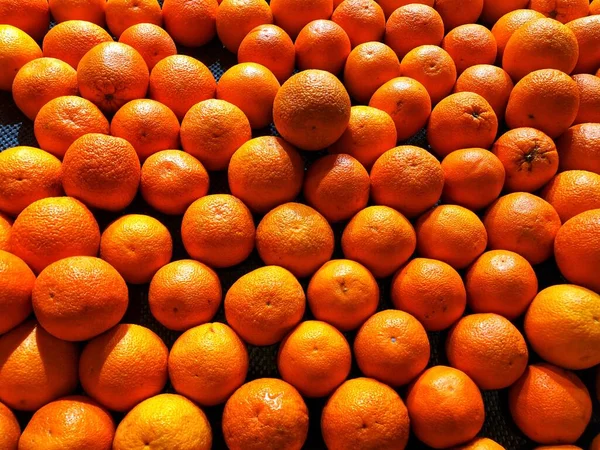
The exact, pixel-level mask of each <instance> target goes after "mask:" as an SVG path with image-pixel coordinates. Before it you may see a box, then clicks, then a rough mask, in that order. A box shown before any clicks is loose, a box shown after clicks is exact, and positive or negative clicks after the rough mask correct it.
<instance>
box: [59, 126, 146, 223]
mask: <svg viewBox="0 0 600 450" xmlns="http://www.w3.org/2000/svg"><path fill="white" fill-rule="evenodd" d="M140 171H141V169H140V161H139V159H138V156H137V155H136V152H135V149H134V148H133V147H132V146H131V144H130V143H129V142H127V141H126V140H125V139H121V138H118V137H112V136H106V135H104V134H96V133H94V134H86V135H84V136H82V137H80V138H79V139H77V140H76V141H75V142H73V143H72V144H71V146H70V147H69V149H68V150H67V152H66V153H65V157H64V159H63V186H64V188H65V192H66V193H67V195H70V196H72V197H74V198H77V199H78V200H81V201H82V202H83V203H85V204H86V205H88V206H90V207H92V208H99V209H106V210H108V211H121V210H123V209H125V208H126V207H127V206H128V205H129V204H130V203H131V202H132V201H133V199H134V197H135V194H136V193H137V190H138V186H139V184H140Z"/></svg>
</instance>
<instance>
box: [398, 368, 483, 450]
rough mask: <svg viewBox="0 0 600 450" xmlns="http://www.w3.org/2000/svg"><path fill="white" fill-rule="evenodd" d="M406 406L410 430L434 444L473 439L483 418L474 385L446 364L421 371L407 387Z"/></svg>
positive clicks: (452, 444)
mask: <svg viewBox="0 0 600 450" xmlns="http://www.w3.org/2000/svg"><path fill="white" fill-rule="evenodd" d="M406 406H407V408H408V414H409V415H410V422H411V427H412V430H413V432H414V433H415V435H416V436H417V438H419V440H421V441H423V442H424V443H425V444H427V445H429V446H431V447H434V448H447V447H452V446H455V445H458V444H462V443H464V442H466V441H469V440H471V439H473V438H474V437H475V436H476V435H477V433H479V430H481V427H482V426H483V421H484V418H485V411H484V407H483V399H482V398H481V392H479V389H478V388H477V385H476V384H475V383H474V382H473V380H471V379H470V378H469V377H468V376H467V375H466V374H465V373H464V372H461V371H460V370H457V369H454V368H452V367H446V366H435V367H432V368H430V369H427V370H426V371H425V372H423V374H422V375H421V376H420V377H419V378H417V380H416V381H415V382H414V383H413V384H412V385H411V386H410V387H409V388H408V397H407V398H406Z"/></svg>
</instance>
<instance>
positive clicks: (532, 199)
mask: <svg viewBox="0 0 600 450" xmlns="http://www.w3.org/2000/svg"><path fill="white" fill-rule="evenodd" d="M483 224H484V225H485V229H486V230H487V233H488V244H489V248H490V250H509V251H512V252H515V253H518V254H519V255H521V256H523V257H524V258H525V259H526V260H527V261H529V262H530V263H531V264H534V265H535V264H539V263H541V262H543V261H545V260H547V259H548V258H550V256H552V247H553V245H554V238H555V236H556V233H557V232H558V229H559V228H560V217H559V216H558V214H557V212H556V210H555V209H554V208H553V207H552V205H550V204H549V203H548V202H546V201H545V200H542V199H541V198H539V197H537V196H535V195H533V194H529V193H527V192H514V193H512V194H508V195H505V196H503V197H500V198H499V199H498V200H496V201H495V202H494V203H492V205H491V206H490V207H489V209H488V210H487V211H486V213H485V216H484V218H483Z"/></svg>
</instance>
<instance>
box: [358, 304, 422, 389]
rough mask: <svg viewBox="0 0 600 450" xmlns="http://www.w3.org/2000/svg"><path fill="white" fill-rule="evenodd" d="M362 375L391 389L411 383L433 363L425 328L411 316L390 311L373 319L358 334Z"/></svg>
mask: <svg viewBox="0 0 600 450" xmlns="http://www.w3.org/2000/svg"><path fill="white" fill-rule="evenodd" d="M354 355H355V356H356V362H357V363H358V367H359V368H360V371H361V372H362V373H363V374H364V375H365V376H367V377H371V378H375V379H376V380H378V381H381V382H382V383H385V384H387V385H390V386H402V385H404V384H408V383H410V382H411V381H412V380H413V379H414V378H415V377H416V376H417V375H419V374H420V373H421V372H422V371H423V369H425V367H426V366H427V363H428V362H429V339H428V338H427V333H426V332H425V328H423V325H421V324H420V323H419V321H418V320H417V319H416V318H414V317H413V316H411V315H410V314H408V313H405V312H402V311H396V310H393V309H388V310H385V311H381V312H378V313H377V314H375V315H373V316H371V317H370V318H369V319H368V320H367V321H366V322H365V323H364V324H363V326H362V327H360V330H358V333H357V334H356V339H355V340H354Z"/></svg>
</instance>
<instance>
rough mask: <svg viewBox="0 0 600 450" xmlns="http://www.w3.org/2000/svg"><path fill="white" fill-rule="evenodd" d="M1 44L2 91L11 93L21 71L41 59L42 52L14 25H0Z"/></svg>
mask: <svg viewBox="0 0 600 450" xmlns="http://www.w3.org/2000/svg"><path fill="white" fill-rule="evenodd" d="M15 4H17V3H15ZM0 43H2V45H1V46H0V58H2V68H0V90H3V91H10V90H11V89H12V84H13V80H14V79H15V76H16V75H17V72H18V71H19V69H20V68H21V67H23V66H24V65H25V64H27V63H28V62H30V61H32V60H34V59H37V58H41V57H42V50H41V49H40V47H39V46H38V45H37V43H36V42H35V41H34V40H33V39H32V38H31V37H30V36H29V35H27V34H26V33H24V32H23V31H21V30H20V29H18V28H15V27H13V26H12V25H0Z"/></svg>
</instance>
